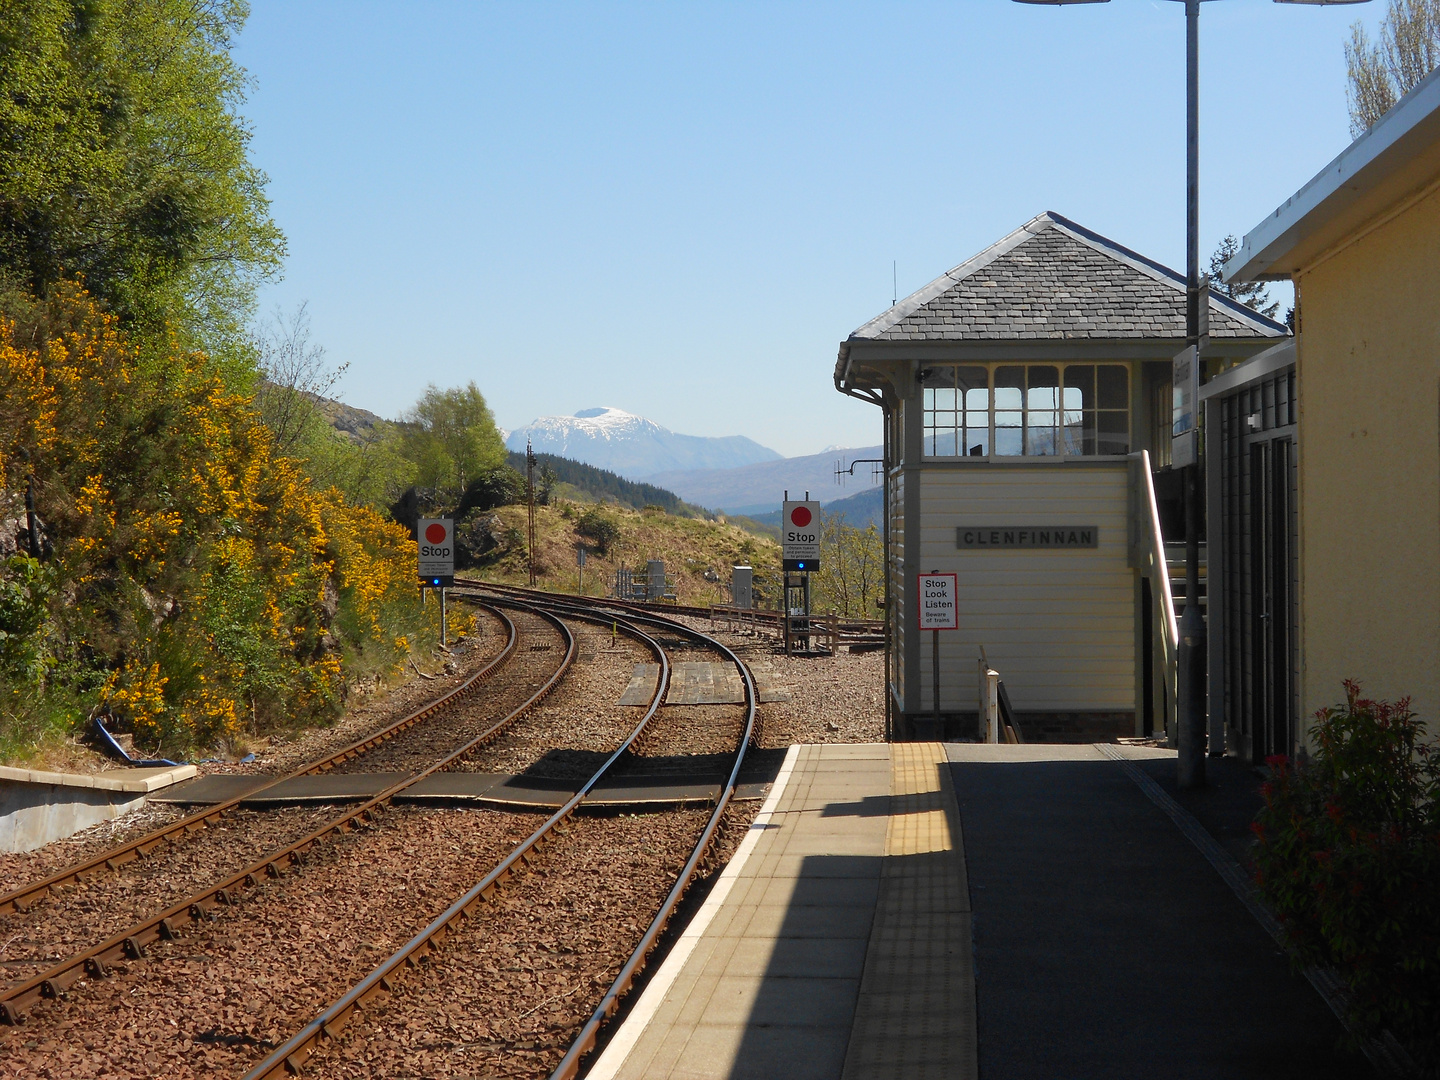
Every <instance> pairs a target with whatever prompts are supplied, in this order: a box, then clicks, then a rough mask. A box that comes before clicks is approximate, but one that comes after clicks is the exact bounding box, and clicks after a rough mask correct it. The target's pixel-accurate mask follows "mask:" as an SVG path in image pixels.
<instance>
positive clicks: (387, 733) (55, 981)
mask: <svg viewBox="0 0 1440 1080" xmlns="http://www.w3.org/2000/svg"><path fill="white" fill-rule="evenodd" d="M511 606H512V607H513V606H515V605H513V604H512V605H511ZM537 614H538V616H539V617H540V618H542V619H543V620H545V621H546V622H547V623H548V624H549V625H551V626H552V627H553V628H554V629H555V631H556V632H557V633H558V634H559V636H560V638H561V639H562V640H563V641H564V643H565V648H564V650H563V655H562V656H561V657H560V661H559V663H558V664H557V665H555V666H554V668H553V670H552V671H551V672H550V674H549V676H548V678H546V679H544V680H543V681H542V682H541V684H540V685H539V686H538V687H535V686H533V685H531V684H526V685H524V687H523V689H522V691H521V692H523V693H525V695H526V696H525V697H524V700H523V701H521V702H519V703H518V704H514V705H513V707H508V708H506V710H505V711H504V714H503V715H501V716H500V717H499V718H498V719H493V718H492V721H491V722H490V723H489V724H488V725H487V726H485V727H484V728H483V730H481V731H479V732H478V733H476V734H473V735H471V736H470V737H469V738H468V739H467V740H466V741H464V742H463V743H461V744H460V745H458V746H453V744H452V749H450V750H449V752H448V753H445V754H444V755H443V756H441V757H440V758H439V759H438V760H433V761H432V763H431V764H430V765H429V766H428V767H425V768H422V769H419V770H418V771H415V772H413V773H411V774H409V775H407V776H405V777H404V778H403V779H400V780H398V781H396V782H395V783H392V784H390V785H389V786H388V787H386V788H385V789H384V790H383V791H381V792H380V793H379V794H377V795H376V796H374V797H373V798H370V799H368V800H365V801H364V802H362V803H360V804H358V805H355V806H352V807H350V808H347V809H346V810H344V811H343V812H340V813H334V812H333V811H331V812H330V813H329V814H327V815H326V818H325V820H324V821H323V822H322V823H321V824H320V825H319V826H318V827H316V828H313V829H311V830H309V831H307V832H306V833H305V834H304V835H302V836H300V837H299V838H298V839H296V840H293V841H291V842H288V843H285V844H283V845H280V846H278V847H275V848H273V849H272V850H270V851H268V852H266V853H265V854H264V855H263V856H261V857H260V858H259V859H258V860H256V861H254V862H252V863H251V864H250V865H248V866H245V867H243V868H242V869H240V870H238V871H236V872H233V873H230V874H226V875H223V876H221V877H220V878H219V879H216V880H211V881H210V882H208V883H207V884H206V885H204V886H203V887H202V888H200V889H198V890H195V891H194V892H192V893H191V894H190V895H188V896H185V897H184V898H183V899H181V900H179V901H178V902H174V903H171V904H169V905H168V906H166V907H165V908H164V909H163V910H159V911H152V912H150V913H148V914H146V915H145V916H144V917H142V918H140V919H139V920H137V921H135V922H134V923H132V924H130V925H128V926H126V927H125V928H124V929H122V930H120V931H119V932H117V933H114V934H111V935H108V936H107V937H106V938H105V939H104V940H102V941H98V942H95V943H92V944H90V945H88V946H86V947H84V948H81V949H79V950H78V951H76V952H74V953H73V954H71V955H69V956H68V957H66V958H65V959H63V960H60V961H59V962H57V963H54V964H52V965H50V966H49V967H48V968H46V969H45V970H43V971H41V972H39V973H38V974H36V975H34V976H32V977H30V978H28V979H25V980H24V981H22V982H19V983H16V984H14V985H11V986H9V987H7V988H5V989H4V990H3V991H0V1020H3V1022H4V1023H6V1024H10V1025H15V1024H18V1023H20V1022H21V1020H22V1019H23V1018H24V1016H25V1014H26V1013H27V1011H29V1010H30V1009H32V1008H33V1007H35V1006H36V1005H37V1004H38V1003H39V1002H41V1001H42V1000H44V999H46V998H50V999H54V998H58V997H59V996H60V995H61V994H62V993H63V992H64V991H65V990H66V989H67V988H68V987H70V986H71V985H73V984H74V983H76V982H77V981H79V980H81V979H82V978H92V979H95V978H104V977H105V976H106V975H107V974H108V973H109V971H110V968H111V967H112V966H113V965H115V964H118V963H123V962H125V961H134V960H138V959H140V958H141V957H143V956H144V955H145V950H146V948H147V947H148V946H150V945H152V944H153V943H154V942H156V941H158V940H162V939H173V938H175V937H177V936H179V935H180V933H181V932H182V930H183V927H184V926H185V925H186V924H187V923H189V924H193V923H198V922H205V921H208V920H210V919H211V918H212V917H213V916H214V913H215V912H216V910H217V909H220V908H227V907H230V906H232V905H234V904H235V903H237V902H238V901H239V899H240V898H241V897H242V896H243V895H244V894H245V893H247V892H252V891H254V890H256V889H258V888H259V887H260V886H261V885H262V883H264V882H266V881H270V880H273V879H277V878H280V877H282V876H283V875H284V874H285V873H286V872H287V871H289V870H290V869H292V868H294V867H296V866H298V865H300V864H301V863H302V861H303V860H304V859H305V857H306V855H307V853H309V852H311V851H312V850H313V849H315V848H316V846H317V845H318V844H320V843H321V842H322V841H325V840H327V839H330V838H333V837H336V836H339V835H343V834H344V833H347V832H349V831H351V830H352V829H357V828H365V827H367V826H368V825H370V824H371V823H373V822H374V821H375V820H376V818H377V817H378V816H379V815H380V813H381V812H382V811H383V809H384V808H385V807H387V806H388V805H389V804H390V802H391V801H392V800H393V799H394V797H395V796H396V795H398V794H400V793H401V792H403V791H404V790H405V789H406V788H409V787H411V786H413V785H414V784H416V783H417V782H419V781H420V780H423V779H424V778H425V777H427V776H429V775H432V774H433V773H436V772H439V771H441V770H442V769H444V768H445V767H446V766H447V765H449V764H451V763H453V762H455V761H457V760H459V759H461V758H463V757H464V756H465V755H466V754H467V753H469V752H471V751H473V750H474V749H475V748H477V747H479V746H481V745H483V744H484V743H485V742H487V741H488V740H490V739H493V738H495V737H496V736H497V735H498V734H500V733H501V732H503V731H504V730H505V729H506V728H508V727H509V726H510V725H511V724H513V723H514V722H515V721H516V719H517V718H518V717H520V716H521V715H523V714H524V713H525V712H526V711H527V710H528V709H530V708H532V707H533V706H534V705H535V704H536V703H538V702H539V701H541V700H542V699H543V698H544V697H545V696H546V695H548V694H549V693H550V692H551V691H552V690H553V689H554V687H555V686H556V685H557V684H558V683H559V682H560V680H561V679H562V678H563V677H564V675H565V673H566V672H567V671H568V670H569V668H570V665H571V664H572V662H573V661H574V658H575V652H576V650H575V639H574V636H573V634H572V633H571V632H570V630H569V628H568V627H567V626H566V625H565V623H564V622H563V621H562V620H561V619H559V618H557V617H555V616H553V615H549V614H548V613H543V612H537ZM501 617H502V618H503V619H504V620H505V622H506V624H507V625H508V626H510V627H511V628H512V631H513V629H514V625H515V624H514V622H513V621H512V620H511V619H510V618H509V617H508V616H506V615H503V614H502V616H501ZM518 636H519V635H518V633H514V632H512V634H511V636H510V639H509V641H508V642H507V646H506V649H505V651H504V653H502V655H501V656H500V657H497V658H496V660H495V661H493V662H492V663H491V664H489V665H487V666H486V667H485V668H484V669H482V670H481V671H480V672H477V673H476V675H475V676H472V678H471V679H469V680H467V681H466V683H464V684H462V686H461V687H459V688H457V690H456V691H452V692H451V693H450V694H447V695H445V696H444V697H442V698H441V699H439V700H438V701H436V702H434V703H432V704H431V705H429V706H427V707H426V708H425V709H421V710H417V712H416V713H413V714H411V716H409V717H406V718H405V719H404V720H402V721H400V722H398V723H396V724H394V725H391V726H390V727H388V728H386V729H385V730H384V731H382V732H380V733H378V734H376V735H374V736H371V737H369V738H368V739H365V740H361V741H360V742H357V743H355V744H353V745H352V746H350V747H347V748H345V749H344V750H342V751H340V752H339V753H337V754H334V755H331V756H330V757H328V758H326V759H325V760H324V761H323V762H318V763H315V764H314V765H312V766H310V767H308V768H304V769H301V770H297V771H296V772H295V773H292V774H287V776H289V775H305V774H313V773H316V772H323V771H328V770H329V769H333V768H335V767H336V765H338V764H343V763H345V762H347V761H351V760H353V759H354V758H356V757H358V756H360V755H361V754H364V753H366V752H368V751H369V750H371V749H373V748H374V747H377V746H382V745H384V744H386V743H388V742H390V741H391V740H393V739H395V738H396V737H397V736H398V735H399V734H400V733H401V732H404V731H406V730H408V729H410V728H413V727H414V726H415V725H416V724H419V723H420V722H421V721H423V720H424V719H429V718H432V717H434V716H435V715H437V714H438V713H440V712H442V711H443V710H444V709H445V708H446V707H448V706H450V705H452V704H453V703H454V702H455V701H457V700H459V699H462V698H463V697H465V696H466V695H467V694H468V693H470V692H473V690H474V688H475V687H476V686H478V685H479V684H480V682H481V681H482V677H485V676H488V675H490V674H493V673H494V672H495V671H496V670H497V665H498V664H501V663H503V662H504V661H505V660H507V659H508V658H509V657H510V656H512V655H513V654H514V652H515V650H516V647H517V644H518ZM513 696H516V695H512V698H513ZM505 704H506V706H509V705H510V704H511V703H510V702H507V703H505ZM467 734H468V732H467ZM284 778H286V777H282V778H277V781H276V782H278V780H279V779H284ZM267 786H268V785H267ZM252 795H253V793H252ZM239 801H240V800H238V799H237V800H231V801H230V802H228V803H224V804H220V805H219V806H216V807H212V808H210V809H208V810H206V811H201V812H199V813H197V814H194V815H191V816H190V817H189V818H187V819H182V820H181V821H180V822H176V823H175V824H174V825H172V826H169V827H168V828H167V829H165V830H161V833H162V835H161V836H160V837H159V838H158V839H155V840H153V841H152V838H151V837H145V838H141V839H140V840H139V841H134V842H132V843H131V844H129V845H126V848H125V850H128V851H133V852H135V853H136V854H134V855H133V856H131V857H132V858H137V857H140V856H141V855H142V854H143V853H144V851H145V847H144V845H145V844H146V843H147V842H153V843H159V842H163V841H164V839H166V838H167V836H168V835H170V834H172V833H173V832H174V831H175V830H176V828H177V827H179V828H183V827H184V826H185V824H186V822H199V821H205V820H207V819H210V818H212V817H214V816H217V815H218V814H219V813H223V812H224V811H225V810H227V809H233V807H234V806H236V805H238V803H239ZM196 827H203V826H199V825H196ZM182 835H183V834H182ZM152 836H153V834H152ZM151 850H153V848H152V849H151ZM104 865H106V861H105V860H104V859H103V858H97V859H94V860H90V861H89V862H88V863H87V864H84V866H82V867H79V868H71V870H69V871H67V872H65V873H63V874H61V875H52V877H51V878H50V879H47V880H46V881H45V882H41V883H37V886H38V885H44V886H45V887H46V888H47V889H54V888H56V887H58V885H59V884H63V883H64V878H66V877H69V879H70V880H71V881H79V879H80V878H81V877H83V876H84V875H85V873H86V868H87V867H94V868H95V869H98V868H99V867H100V866H104ZM56 879H60V880H59V881H58V882H57V880H56ZM17 891H18V890H17Z"/></svg>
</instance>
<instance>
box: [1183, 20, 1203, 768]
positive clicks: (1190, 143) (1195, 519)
mask: <svg viewBox="0 0 1440 1080" xmlns="http://www.w3.org/2000/svg"><path fill="white" fill-rule="evenodd" d="M1202 299H1203V297H1202V295H1201V292H1200V0H1185V344H1186V345H1188V346H1189V347H1190V348H1191V349H1193V350H1194V352H1193V353H1192V355H1191V363H1192V364H1194V365H1196V371H1197V372H1198V371H1199V364H1200V347H1201V345H1202V344H1203V343H1202V342H1201V340H1200V303H1201V300H1202ZM1197 377H1198V376H1197ZM1191 437H1192V438H1194V439H1196V440H1198V439H1199V437H1200V435H1199V432H1198V431H1197V432H1196V433H1194V435H1192V436H1191ZM1196 449H1197V453H1196V454H1195V455H1194V457H1195V460H1194V461H1192V462H1191V463H1190V464H1189V465H1187V466H1185V478H1184V492H1185V612H1184V614H1183V615H1181V617H1180V648H1179V650H1178V655H1177V657H1176V660H1177V667H1178V670H1177V672H1176V675H1177V679H1176V681H1177V683H1178V686H1177V688H1176V689H1177V690H1178V691H1179V694H1178V695H1177V696H1178V697H1179V699H1180V700H1179V701H1178V702H1177V705H1178V709H1177V712H1178V713H1179V717H1178V719H1179V726H1180V738H1179V740H1178V743H1179V745H1178V749H1179V752H1180V753H1179V761H1178V762H1177V774H1178V775H1177V780H1178V782H1179V784H1180V786H1181V787H1182V788H1194V787H1202V786H1204V784H1205V728H1206V723H1205V619H1204V617H1203V616H1202V615H1201V614H1200V512H1201V511H1200V455H1199V453H1198V449H1199V448H1198V446H1197V448H1196Z"/></svg>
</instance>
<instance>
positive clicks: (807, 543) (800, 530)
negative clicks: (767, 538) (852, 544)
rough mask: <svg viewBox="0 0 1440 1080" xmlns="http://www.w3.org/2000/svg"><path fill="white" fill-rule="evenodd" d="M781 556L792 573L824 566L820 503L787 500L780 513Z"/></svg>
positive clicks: (784, 564) (784, 566) (786, 567)
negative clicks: (821, 556)
mask: <svg viewBox="0 0 1440 1080" xmlns="http://www.w3.org/2000/svg"><path fill="white" fill-rule="evenodd" d="M780 558H781V560H782V569H783V570H785V571H786V572H789V573H794V572H796V571H804V572H807V573H808V572H811V571H815V570H819V569H820V504H819V503H818V502H812V501H805V502H800V501H797V502H786V503H785V504H784V506H783V508H782V509H781V512H780Z"/></svg>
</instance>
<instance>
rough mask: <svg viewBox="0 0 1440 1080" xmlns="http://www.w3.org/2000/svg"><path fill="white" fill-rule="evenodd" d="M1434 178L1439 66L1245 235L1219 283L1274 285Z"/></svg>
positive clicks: (1439, 172)
mask: <svg viewBox="0 0 1440 1080" xmlns="http://www.w3.org/2000/svg"><path fill="white" fill-rule="evenodd" d="M1437 178H1440V69H1437V70H1435V71H1432V72H1431V73H1430V74H1429V75H1427V76H1426V77H1425V78H1424V79H1422V80H1421V81H1420V83H1419V84H1418V85H1416V86H1415V88H1414V89H1413V90H1411V91H1410V92H1409V93H1408V94H1406V95H1405V96H1404V97H1403V98H1401V99H1400V101H1399V102H1397V103H1396V105H1395V107H1394V108H1392V109H1391V110H1390V111H1389V112H1387V113H1386V114H1385V115H1384V116H1382V117H1381V118H1380V119H1379V120H1378V121H1377V122H1376V123H1375V126H1374V127H1372V128H1371V129H1370V130H1369V131H1367V132H1365V134H1364V135H1361V136H1360V137H1359V138H1358V139H1356V140H1355V141H1354V142H1352V143H1351V144H1350V145H1349V146H1348V147H1346V148H1345V149H1344V150H1343V151H1341V153H1340V154H1339V156H1337V157H1336V158H1335V160H1334V161H1332V162H1330V164H1328V165H1326V166H1325V168H1323V169H1321V170H1320V172H1318V173H1317V174H1316V175H1315V176H1314V177H1313V178H1312V179H1311V180H1310V182H1309V183H1307V184H1306V185H1305V186H1304V187H1302V188H1301V189H1300V190H1299V191H1297V192H1296V193H1295V194H1294V195H1292V196H1290V198H1288V199H1286V200H1285V202H1284V203H1283V204H1282V205H1281V206H1280V207H1278V208H1277V209H1276V210H1275V212H1274V213H1272V214H1271V215H1270V216H1269V217H1267V218H1266V219H1265V220H1264V221H1262V222H1260V223H1259V224H1258V225H1256V226H1255V227H1254V228H1253V229H1251V230H1250V231H1249V232H1248V233H1246V234H1245V240H1244V242H1243V243H1242V245H1241V247H1240V250H1239V251H1238V252H1237V253H1236V254H1235V257H1234V258H1232V259H1231V260H1230V261H1229V262H1228V263H1226V264H1225V280H1226V281H1276V280H1284V279H1287V278H1290V277H1293V276H1295V275H1296V274H1299V273H1301V272H1302V271H1304V269H1305V268H1306V267H1308V266H1310V265H1312V264H1313V263H1314V262H1315V261H1316V259H1318V258H1320V257H1321V256H1322V255H1324V253H1325V252H1326V251H1327V250H1329V249H1330V248H1332V247H1333V246H1335V245H1336V244H1337V243H1339V242H1341V241H1343V240H1344V239H1345V238H1346V237H1348V236H1350V235H1352V234H1354V233H1355V232H1357V231H1358V230H1361V229H1363V228H1364V227H1365V226H1366V225H1367V224H1369V223H1370V222H1371V221H1373V220H1374V219H1375V218H1377V217H1378V216H1380V215H1383V214H1384V213H1385V212H1386V211H1387V210H1389V209H1390V208H1391V207H1392V206H1394V205H1395V204H1397V203H1400V202H1402V201H1404V200H1406V199H1407V197H1408V196H1411V195H1412V194H1415V193H1418V192H1422V191H1424V190H1426V189H1427V188H1429V187H1433V186H1434V184H1435V183H1436V181H1437Z"/></svg>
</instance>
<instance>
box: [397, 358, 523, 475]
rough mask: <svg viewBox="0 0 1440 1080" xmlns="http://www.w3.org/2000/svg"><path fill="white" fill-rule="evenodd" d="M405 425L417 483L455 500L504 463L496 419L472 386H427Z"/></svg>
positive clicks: (406, 419) (408, 455)
mask: <svg viewBox="0 0 1440 1080" xmlns="http://www.w3.org/2000/svg"><path fill="white" fill-rule="evenodd" d="M405 422H406V423H407V424H409V425H410V428H409V430H408V431H407V432H406V435H405V456H406V457H408V458H409V459H410V460H411V461H412V462H414V463H415V468H416V480H415V482H416V483H417V484H419V486H421V487H428V488H434V489H436V490H437V491H438V492H441V493H443V494H444V495H445V496H446V497H448V498H450V499H452V500H456V499H459V498H460V496H461V494H462V493H463V492H464V491H465V489H466V488H467V487H469V486H470V481H471V480H473V479H475V478H476V477H478V476H479V475H480V474H481V473H483V472H486V471H488V470H490V469H494V468H498V467H499V466H500V465H503V464H504V463H505V444H504V442H503V441H502V440H501V438H500V429H499V428H497V427H496V426H495V416H494V414H493V413H491V412H490V406H488V405H487V404H485V397H484V395H483V394H481V393H480V390H479V388H478V387H476V385H475V384H474V383H473V382H472V383H469V384H467V385H466V386H465V387H463V388H460V387H456V388H454V389H450V390H441V389H439V388H438V387H436V386H433V385H432V386H428V387H426V389H425V396H424V397H422V398H421V399H420V400H419V401H418V402H417V403H416V405H415V407H414V408H413V409H411V410H410V411H409V412H408V413H406V414H405Z"/></svg>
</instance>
